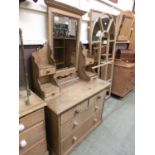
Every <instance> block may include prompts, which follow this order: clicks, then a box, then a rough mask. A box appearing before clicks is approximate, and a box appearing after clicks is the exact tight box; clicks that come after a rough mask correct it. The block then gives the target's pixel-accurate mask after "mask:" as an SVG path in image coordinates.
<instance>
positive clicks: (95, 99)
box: [89, 91, 106, 106]
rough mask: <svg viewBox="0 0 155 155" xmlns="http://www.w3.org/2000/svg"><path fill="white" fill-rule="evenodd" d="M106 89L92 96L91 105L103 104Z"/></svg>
mask: <svg viewBox="0 0 155 155" xmlns="http://www.w3.org/2000/svg"><path fill="white" fill-rule="evenodd" d="M105 94H106V91H102V92H100V93H98V94H97V95H95V96H93V97H91V98H90V99H89V106H95V105H96V104H101V105H102V104H103V102H104V97H105Z"/></svg>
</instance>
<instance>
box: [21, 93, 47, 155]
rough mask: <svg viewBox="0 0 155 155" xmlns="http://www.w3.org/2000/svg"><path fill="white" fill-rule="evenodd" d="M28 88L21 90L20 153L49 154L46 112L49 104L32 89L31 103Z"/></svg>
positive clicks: (30, 154) (23, 154)
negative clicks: (45, 109)
mask: <svg viewBox="0 0 155 155" xmlns="http://www.w3.org/2000/svg"><path fill="white" fill-rule="evenodd" d="M26 100H27V94H26V90H20V92H19V153H20V155H48V151H47V142H46V130H45V113H44V107H45V106H46V105H47V104H46V103H45V102H44V101H43V100H42V99H40V98H39V97H38V96H37V95H36V94H34V93H33V92H32V91H31V94H30V96H29V105H27V104H26Z"/></svg>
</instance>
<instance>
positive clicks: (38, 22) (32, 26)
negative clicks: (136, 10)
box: [19, 0, 133, 45]
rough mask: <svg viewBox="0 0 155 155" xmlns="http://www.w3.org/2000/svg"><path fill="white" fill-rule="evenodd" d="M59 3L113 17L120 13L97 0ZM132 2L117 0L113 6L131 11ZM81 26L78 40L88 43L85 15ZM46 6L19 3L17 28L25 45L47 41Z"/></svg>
mask: <svg viewBox="0 0 155 155" xmlns="http://www.w3.org/2000/svg"><path fill="white" fill-rule="evenodd" d="M58 1H60V2H63V3H66V4H69V5H71V6H74V7H77V8H79V9H82V10H84V11H87V12H88V11H89V10H90V9H91V8H92V9H94V10H98V11H101V12H103V11H104V12H107V13H111V14H114V15H118V14H119V13H120V11H119V10H116V9H114V8H112V7H109V6H107V5H106V4H104V3H102V2H100V1H98V0H58ZM102 1H106V2H107V3H112V2H109V1H108V0H102ZM132 3H133V0H126V1H124V0H119V1H118V3H117V4H113V3H112V4H113V5H114V6H117V7H118V8H120V9H122V10H132V5H133V4H132ZM82 19H83V21H82V25H81V37H80V40H81V41H82V43H88V33H87V31H88V30H87V28H88V21H89V17H88V14H87V13H86V14H85V15H84V16H83V17H82ZM46 20H47V6H46V4H45V3H44V1H43V0H38V2H37V3H34V2H33V1H32V0H26V1H25V2H22V3H20V10H19V26H20V28H22V30H23V40H24V44H26V45H34V44H43V43H44V42H45V41H47V22H46Z"/></svg>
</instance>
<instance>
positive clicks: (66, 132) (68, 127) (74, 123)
mask: <svg viewBox="0 0 155 155" xmlns="http://www.w3.org/2000/svg"><path fill="white" fill-rule="evenodd" d="M102 108H103V103H102V104H100V103H96V104H95V105H94V106H90V107H89V108H88V109H87V110H85V111H83V112H81V113H80V114H79V115H77V116H76V117H74V118H73V119H71V120H70V121H68V122H67V123H64V124H63V125H62V126H61V139H64V138H66V137H68V136H70V135H71V134H72V133H73V132H75V131H76V130H78V129H79V128H80V127H81V125H82V123H83V122H85V121H86V120H88V118H90V117H91V116H92V115H94V114H96V113H98V112H99V111H101V110H102Z"/></svg>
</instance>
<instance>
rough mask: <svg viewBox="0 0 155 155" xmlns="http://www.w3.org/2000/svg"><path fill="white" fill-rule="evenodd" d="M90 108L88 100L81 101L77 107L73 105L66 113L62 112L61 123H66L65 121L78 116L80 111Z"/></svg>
mask: <svg viewBox="0 0 155 155" xmlns="http://www.w3.org/2000/svg"><path fill="white" fill-rule="evenodd" d="M87 109H88V100H86V101H84V102H82V103H80V104H79V105H77V106H76V107H73V108H72V109H70V110H68V111H67V112H65V113H64V114H62V115H61V116H60V117H61V118H60V120H61V121H60V122H61V124H64V123H65V122H67V121H69V120H71V119H73V118H75V117H76V116H78V115H79V114H80V113H82V112H83V111H85V110H87Z"/></svg>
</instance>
